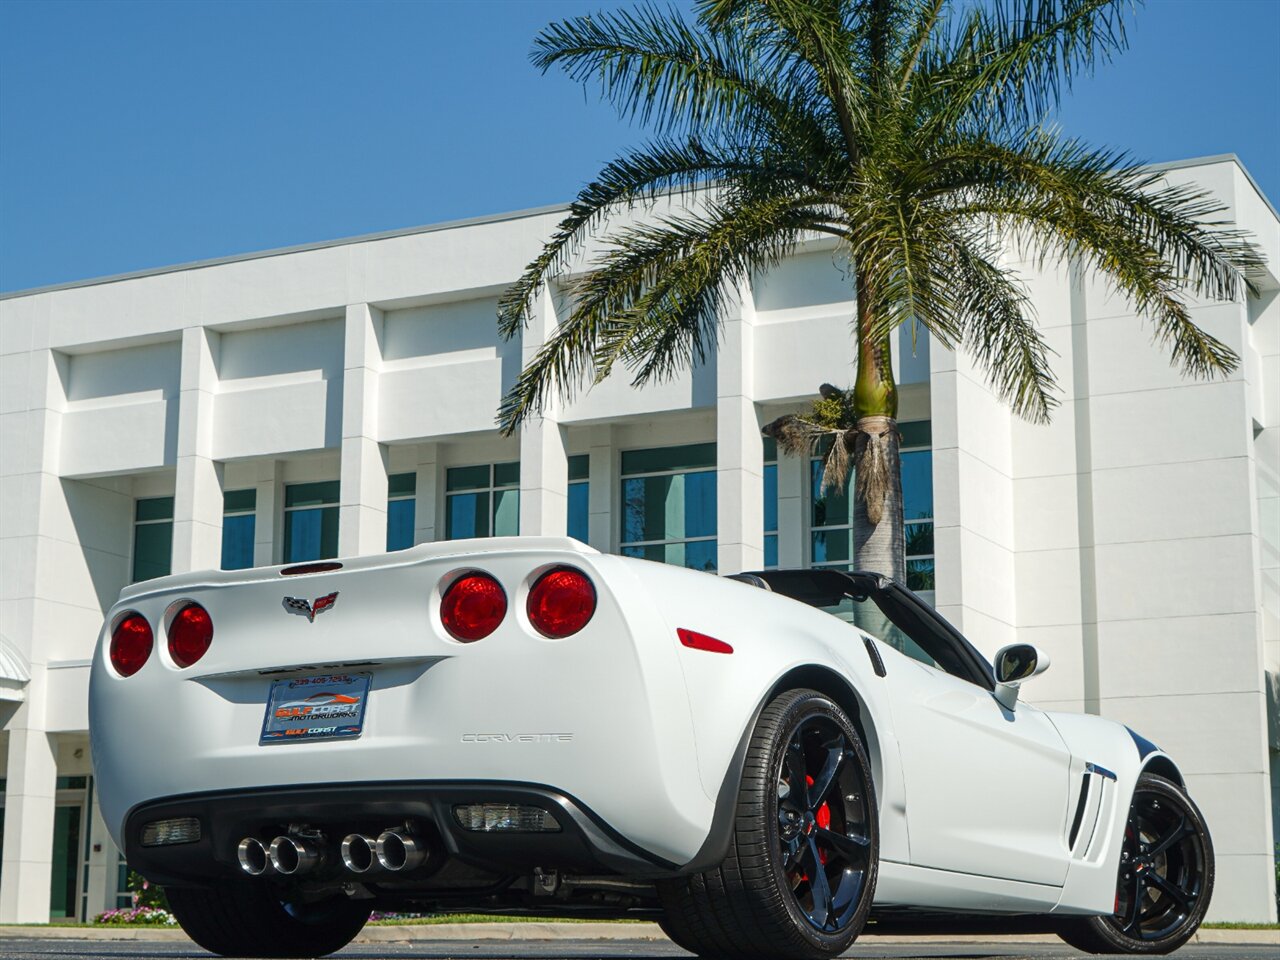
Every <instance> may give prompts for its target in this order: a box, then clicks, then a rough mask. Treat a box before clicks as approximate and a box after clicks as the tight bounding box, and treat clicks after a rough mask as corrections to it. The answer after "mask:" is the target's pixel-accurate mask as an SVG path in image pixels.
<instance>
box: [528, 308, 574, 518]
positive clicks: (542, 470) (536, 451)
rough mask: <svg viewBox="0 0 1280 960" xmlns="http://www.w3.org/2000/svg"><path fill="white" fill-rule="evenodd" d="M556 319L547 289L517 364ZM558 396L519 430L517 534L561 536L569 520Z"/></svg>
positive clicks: (538, 344)
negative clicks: (518, 521)
mask: <svg viewBox="0 0 1280 960" xmlns="http://www.w3.org/2000/svg"><path fill="white" fill-rule="evenodd" d="M558 322H559V318H558V316H557V314H556V307H555V299H554V297H553V296H552V294H551V290H550V289H549V288H544V289H543V291H542V293H541V294H540V295H539V296H538V302H537V304H536V305H535V307H534V310H533V316H532V317H531V319H530V322H529V325H528V326H527V327H525V329H524V331H523V333H522V334H521V338H520V363H521V366H522V367H527V366H528V365H529V362H530V361H531V360H533V358H534V356H535V355H536V354H537V352H538V351H539V350H540V349H541V348H542V345H543V344H544V343H546V341H547V338H548V337H549V336H550V335H551V333H552V332H553V331H554V330H555V328H556V324H557V323H558ZM559 409H560V407H559V402H558V398H556V397H551V398H549V400H548V402H547V403H546V405H545V406H544V407H543V410H542V413H541V414H540V415H538V416H534V417H531V418H530V419H529V420H527V421H526V422H525V424H524V426H522V427H521V428H520V533H521V534H522V535H524V536H533V537H536V536H545V537H563V536H564V535H565V528H566V527H567V525H568V522H569V460H568V456H567V455H566V454H565V447H564V440H565V438H564V431H563V430H562V429H561V428H560V423H559V420H558V414H559Z"/></svg>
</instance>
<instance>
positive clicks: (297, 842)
mask: <svg viewBox="0 0 1280 960" xmlns="http://www.w3.org/2000/svg"><path fill="white" fill-rule="evenodd" d="M267 852H268V853H269V854H270V856H271V866H273V867H274V868H275V871H276V873H278V874H280V875H281V876H285V877H297V876H302V875H303V874H305V873H310V872H311V871H312V870H314V869H316V867H319V866H321V865H322V864H323V863H324V849H323V847H321V846H320V845H318V844H316V843H313V842H312V841H310V840H304V839H302V838H301V837H286V836H280V837H276V838H275V839H274V840H272V841H271V846H270V847H269V848H268V851H267Z"/></svg>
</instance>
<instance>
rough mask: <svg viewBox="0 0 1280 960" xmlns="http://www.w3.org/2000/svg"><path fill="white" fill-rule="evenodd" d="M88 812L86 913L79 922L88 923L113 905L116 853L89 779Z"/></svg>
mask: <svg viewBox="0 0 1280 960" xmlns="http://www.w3.org/2000/svg"><path fill="white" fill-rule="evenodd" d="M89 782H90V783H91V784H93V788H92V791H91V793H90V802H89V809H88V821H89V822H88V826H87V829H88V831H89V862H88V867H89V871H88V873H89V877H88V884H87V889H86V893H87V896H86V897H85V901H86V905H87V909H86V911H85V913H86V914H87V915H86V916H84V917H81V919H82V920H86V921H88V920H92V919H93V918H94V917H95V916H97V915H98V914H99V913H101V912H102V911H104V910H110V909H112V908H114V907H115V905H116V873H117V871H116V863H117V861H118V860H119V856H120V854H119V851H117V849H116V845H115V844H114V843H112V842H111V834H110V833H109V832H108V831H107V825H106V823H105V822H104V821H103V819H102V807H101V805H100V804H99V803H98V789H97V783H96V781H94V780H93V779H90V781H89Z"/></svg>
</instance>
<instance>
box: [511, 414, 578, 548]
mask: <svg viewBox="0 0 1280 960" xmlns="http://www.w3.org/2000/svg"><path fill="white" fill-rule="evenodd" d="M568 524H569V458H568V456H567V455H566V453H565V448H564V429H563V428H562V427H561V426H560V425H559V424H557V423H556V422H555V421H554V420H548V419H546V418H544V417H538V418H537V419H535V420H531V421H530V422H529V423H527V424H525V426H524V428H523V429H522V430H521V431H520V533H521V535H522V536H529V537H563V536H564V535H565V531H566V529H567V527H568Z"/></svg>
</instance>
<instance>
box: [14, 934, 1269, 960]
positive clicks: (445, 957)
mask: <svg viewBox="0 0 1280 960" xmlns="http://www.w3.org/2000/svg"><path fill="white" fill-rule="evenodd" d="M208 956H210V954H208V953H206V952H205V951H203V950H201V949H200V948H199V947H196V946H194V945H192V944H189V943H173V942H156V941H130V942H119V941H95V940H71V939H60V940H43V939H41V940H37V939H24V938H22V937H4V938H0V960H52V958H55V957H56V958H58V960H128V958H139V960H141V958H147V960H194V958H202V957H208ZM333 956H334V957H335V958H338V960H526V958H528V960H623V958H625V960H663V958H668V957H688V956H689V954H687V953H685V952H684V951H683V950H681V949H680V948H679V947H677V946H675V945H674V944H671V943H669V942H666V941H655V940H614V941H608V942H601V941H598V940H591V941H588V940H558V941H525V942H520V943H502V942H493V941H490V942H482V943H465V942H459V941H456V940H455V941H436V942H434V943H433V942H432V941H430V940H427V939H425V938H424V939H421V940H415V941H414V942H412V943H375V944H363V945H361V944H357V945H353V946H350V947H347V948H346V949H345V950H341V951H339V952H338V953H335V954H333ZM845 956H847V957H856V958H863V960H871V958H885V960H913V958H919V960H986V958H990V960H1080V958H1082V957H1084V956H1085V955H1084V954H1081V953H1079V952H1077V951H1075V950H1073V949H1071V948H1070V947H1068V946H1066V945H1065V944H1062V943H1051V942H1035V943H1010V942H1007V941H1006V942H999V943H998V942H972V941H966V942H962V943H937V942H931V943H921V944H912V943H894V944H889V943H876V944H865V945H861V946H858V945H855V946H854V948H853V949H852V950H850V951H849V952H848V953H847V954H845ZM1174 956H1175V957H1176V958H1177V960H1276V948H1275V946H1274V945H1263V944H1259V945H1246V944H1231V945H1225V944H1189V945H1188V946H1186V947H1183V948H1182V949H1181V950H1179V951H1178V952H1177V953H1176V954H1175V955H1174Z"/></svg>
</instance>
